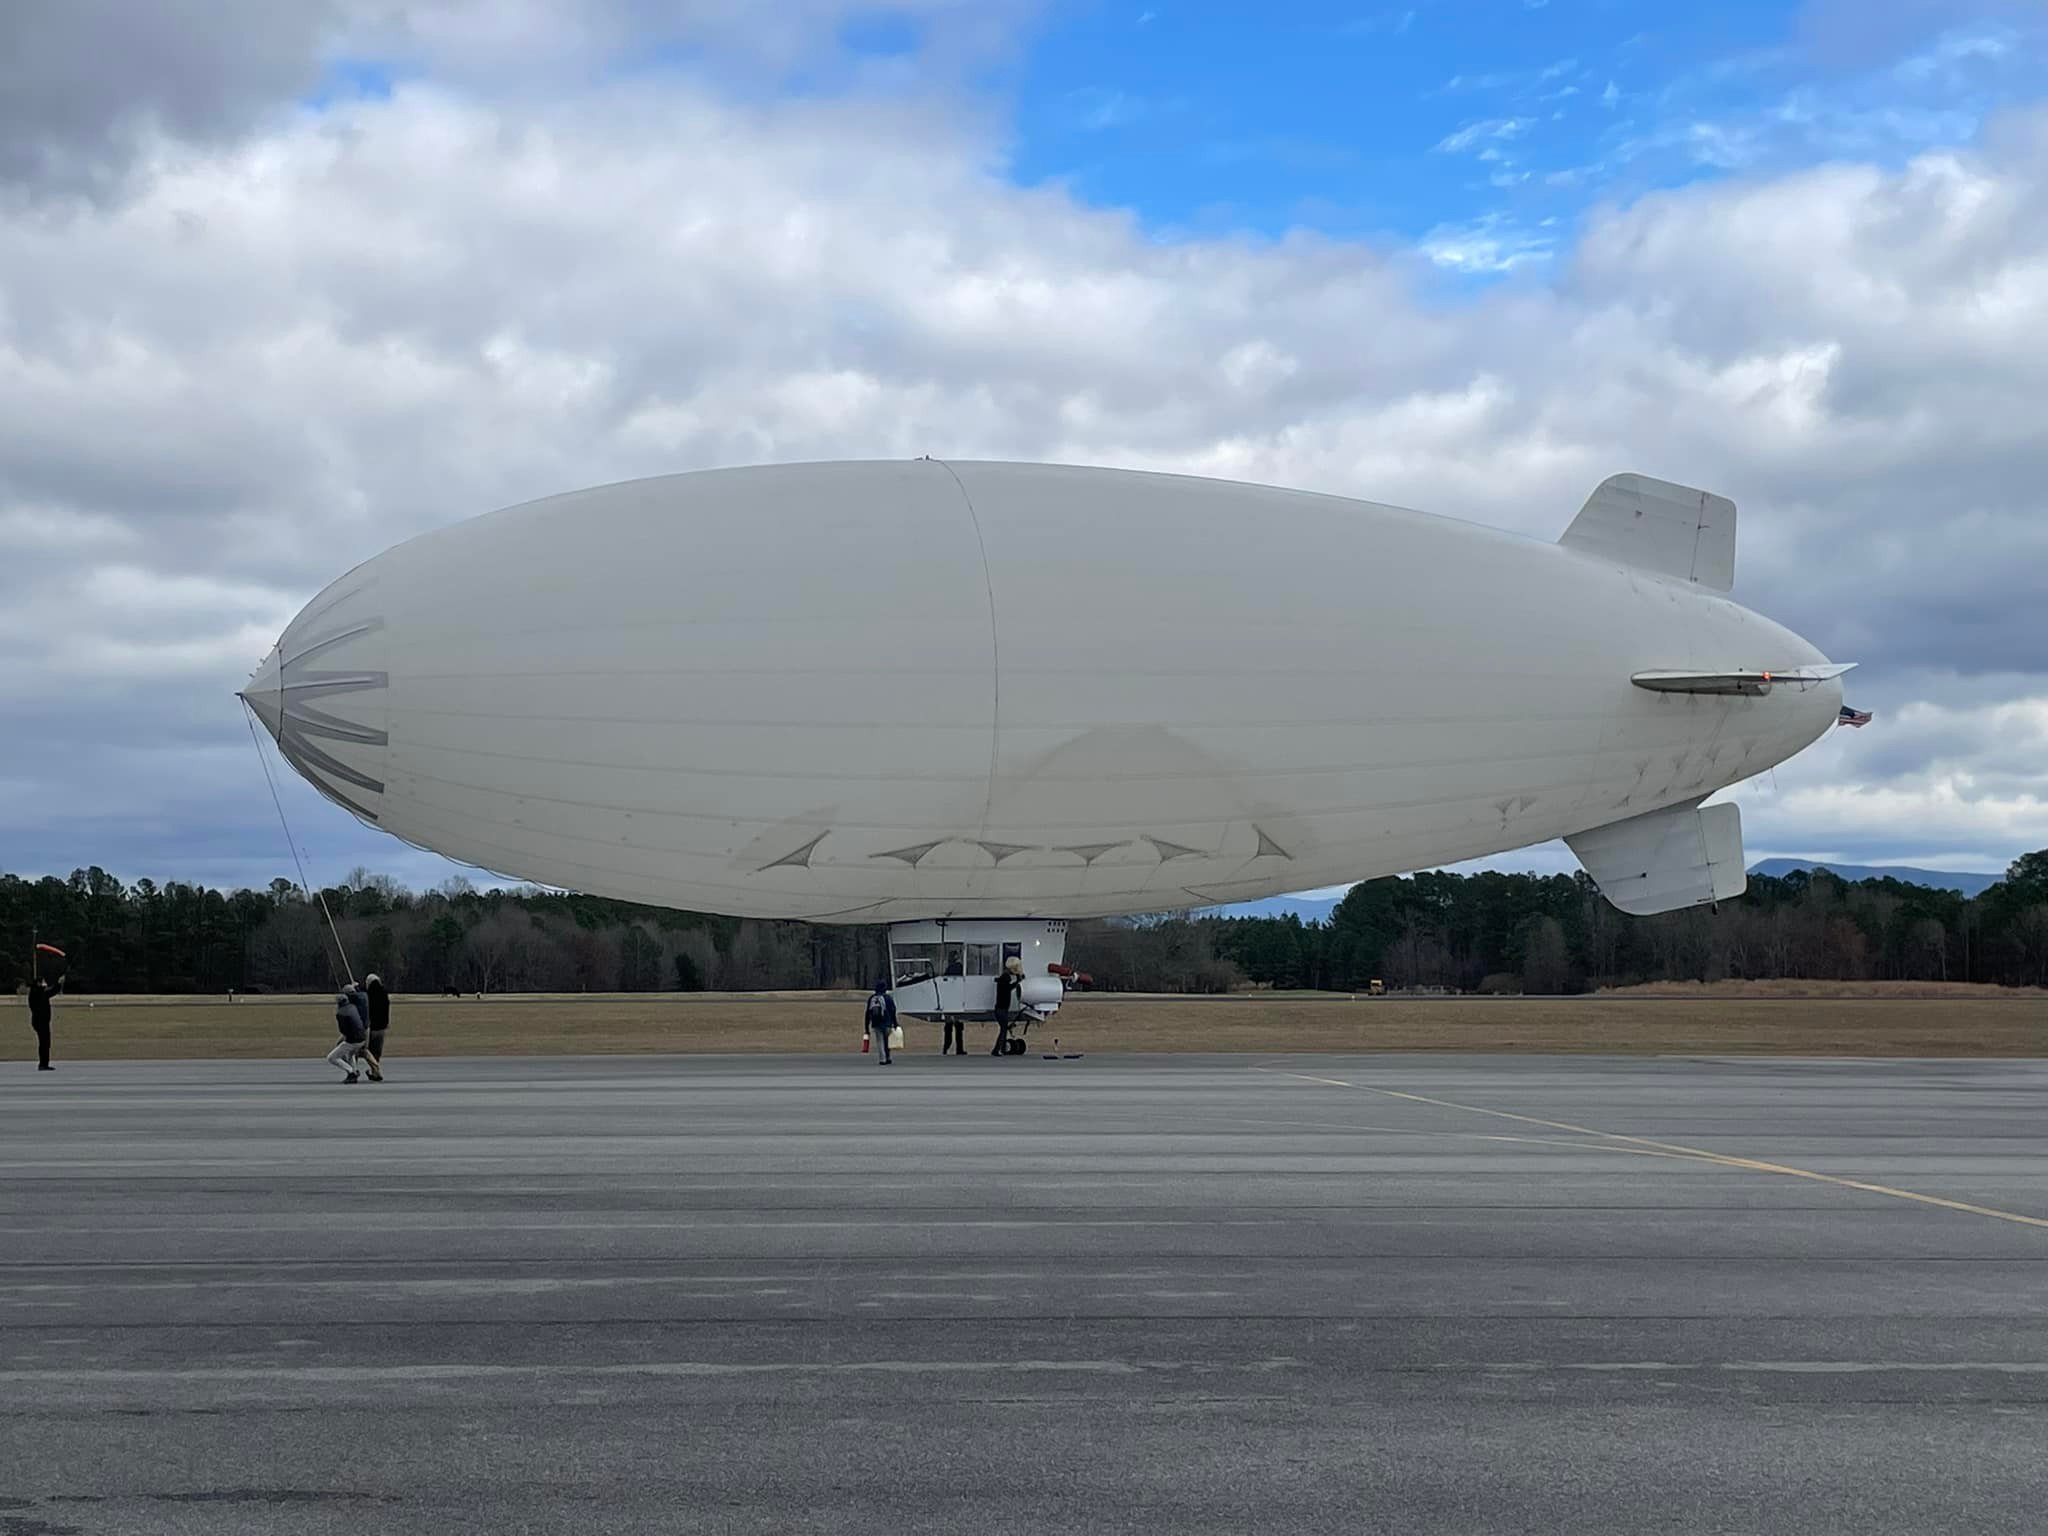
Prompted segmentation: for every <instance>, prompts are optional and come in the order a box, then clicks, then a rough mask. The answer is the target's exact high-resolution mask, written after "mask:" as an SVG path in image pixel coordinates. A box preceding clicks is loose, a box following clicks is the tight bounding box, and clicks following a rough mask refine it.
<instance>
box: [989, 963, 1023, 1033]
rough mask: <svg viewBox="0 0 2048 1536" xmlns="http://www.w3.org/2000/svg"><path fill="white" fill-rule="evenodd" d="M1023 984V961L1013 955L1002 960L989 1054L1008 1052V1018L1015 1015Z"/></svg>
mask: <svg viewBox="0 0 2048 1536" xmlns="http://www.w3.org/2000/svg"><path fill="white" fill-rule="evenodd" d="M1023 985H1024V962H1023V961H1022V960H1019V959H1018V958H1017V957H1016V956H1015V955H1012V956H1010V958H1009V959H1007V960H1005V961H1004V962H1003V969H1002V972H1001V973H1000V974H999V975H998V976H997V977H996V1048H995V1049H994V1050H992V1051H990V1052H989V1055H991V1056H1007V1055H1009V1054H1010V1020H1011V1019H1012V1018H1013V1017H1014V1016H1015V1015H1016V1011H1017V993H1018V991H1019V990H1020V989H1021V988H1022V987H1023Z"/></svg>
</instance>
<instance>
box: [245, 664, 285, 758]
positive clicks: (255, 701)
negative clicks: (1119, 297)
mask: <svg viewBox="0 0 2048 1536" xmlns="http://www.w3.org/2000/svg"><path fill="white" fill-rule="evenodd" d="M283 678H284V653H283V651H282V650H281V649H280V648H279V647H277V646H275V645H273V646H272V647H271V648H270V654H269V655H268V656H265V657H264V658H263V664H262V665H261V666H259V667H258V668H257V669H256V671H255V674H254V675H253V676H252V677H251V678H250V679H249V686H248V687H246V688H244V689H243V690H242V691H241V692H240V693H239V694H237V695H236V697H237V698H239V699H240V700H241V701H242V702H243V703H244V704H246V705H248V706H249V709H250V711H251V712H252V713H253V714H254V715H255V716H256V718H257V719H258V720H260V721H262V722H263V728H264V729H265V730H266V731H268V732H270V734H271V737H272V738H273V739H275V738H276V736H277V734H278V732H279V731H280V730H281V729H283V726H284V693H283V689H282V687H281V684H282V681H283Z"/></svg>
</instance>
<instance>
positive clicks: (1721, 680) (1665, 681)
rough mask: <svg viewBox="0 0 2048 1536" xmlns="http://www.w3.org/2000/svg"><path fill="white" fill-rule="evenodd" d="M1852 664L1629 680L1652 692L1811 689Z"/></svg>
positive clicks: (1661, 675)
mask: <svg viewBox="0 0 2048 1536" xmlns="http://www.w3.org/2000/svg"><path fill="white" fill-rule="evenodd" d="M1855 665H1856V663H1855V662H1853V661H1834V662H1829V663H1827V664H1826V665H1825V666H1818V667H1782V668H1775V669H1771V670H1768V671H1766V670H1744V671H1734V672H1638V673H1636V674H1635V675H1634V676H1632V677H1630V678H1629V681H1630V682H1632V683H1634V684H1635V685H1636V686H1637V687H1638V688H1647V689H1649V690H1650V692H1652V693H1746V694H1750V695H1752V696H1754V695H1761V694H1766V693H1769V692H1770V691H1771V690H1772V689H1773V688H1811V687H1812V686H1813V685H1814V684H1815V683H1825V682H1827V681H1828V680H1829V679H1831V678H1837V677H1840V676H1841V675H1842V674H1843V673H1844V672H1847V671H1848V670H1850V668H1852V667H1854V666H1855Z"/></svg>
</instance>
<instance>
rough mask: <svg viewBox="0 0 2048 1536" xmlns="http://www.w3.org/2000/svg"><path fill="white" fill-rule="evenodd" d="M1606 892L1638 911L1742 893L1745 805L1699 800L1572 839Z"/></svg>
mask: <svg viewBox="0 0 2048 1536" xmlns="http://www.w3.org/2000/svg"><path fill="white" fill-rule="evenodd" d="M1565 842H1566V843H1567V844H1568V845H1569V846H1570V848H1571V850H1572V852H1573V853H1574V854H1576V855H1577V856H1578V860H1579V862H1580V863H1581V864H1583V865H1585V866H1586V873H1587V874H1589V875H1591V876H1592V877H1593V880H1594V882H1595V883H1596V884H1597V885H1598V886H1599V887H1600V894H1601V895H1602V896H1605V897H1606V898H1607V899H1608V900H1609V901H1611V902H1613V903H1614V904H1615V905H1616V906H1617V907H1619V908H1621V910H1622V911H1624V912H1628V913H1631V914H1633V915H1635V916H1637V917H1647V916H1649V915H1651V914H1652V913H1656V912H1676V911H1678V910H1680V909H1681V908H1684V907H1703V906H1706V905H1707V904H1709V903H1710V902H1716V901H1726V900H1727V899H1728V898H1729V897H1731V896H1740V895H1741V894H1742V892H1743V890H1744V888H1745V887H1747V886H1748V884H1749V876H1748V875H1747V874H1746V873H1745V872H1744V870H1743V867H1742V812H1741V811H1739V810H1737V809H1736V808H1735V807H1734V806H1732V805H1709V806H1702V805H1701V804H1700V803H1699V802H1698V801H1697V800H1693V801H1689V802H1688V803H1686V804H1684V805H1669V806H1666V807H1665V808H1664V809H1663V810H1661V811H1651V812H1650V813H1649V814H1647V815H1644V816H1631V817H1629V819H1628V820H1626V821H1616V822H1610V823H1609V824H1608V825H1606V826H1604V827H1595V828H1593V829H1592V830H1591V831H1590V832H1577V833H1574V834H1573V835H1572V836H1570V837H1568V838H1566V839H1565Z"/></svg>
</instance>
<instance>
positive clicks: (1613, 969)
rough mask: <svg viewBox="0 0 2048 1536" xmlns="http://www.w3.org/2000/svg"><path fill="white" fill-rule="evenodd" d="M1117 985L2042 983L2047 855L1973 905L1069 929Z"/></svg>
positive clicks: (1897, 897) (1529, 912)
mask: <svg viewBox="0 0 2048 1536" xmlns="http://www.w3.org/2000/svg"><path fill="white" fill-rule="evenodd" d="M1068 957H1069V959H1078V963H1080V964H1081V965H1083V966H1084V967H1085V968H1089V969H1091V970H1092V971H1093V973H1094V974H1095V977H1096V980H1097V981H1098V982H1100V983H1106V984H1107V985H1110V986H1130V987H1134V988H1143V989H1145V990H1165V991H1189V992H1202V991H1221V990H1226V989H1228V988H1229V987H1232V986H1235V985H1239V984H1241V983H1244V982H1251V983H1256V984H1259V985H1262V986H1270V987H1276V988H1286V987H1310V988H1326V989H1327V988H1334V989H1337V990H1340V991H1348V990H1353V989H1356V988H1360V987H1363V986H1365V985H1366V984H1367V983H1368V982H1370V981H1372V980H1375V979H1378V980H1382V981H1384V982H1385V983H1386V985H1387V986H1389V987H1395V988H1408V987H1444V988H1447V989H1451V990H1456V991H1493V992H1524V993H1562V992H1583V991H1589V990H1592V989H1594V988H1598V987H1609V986H1627V985H1631V984H1634V983H1638V982H1646V981H1720V980H1723V979H1728V978H1739V979H1745V980H1754V979H1762V978H1776V977H1791V978H1798V979H1804V980H1828V981H1861V980H1892V981H1976V982H1995V983H2000V984H2003V985H2007V986H2048V849H2044V850H2042V851H2040V852H2037V853H2029V854H2026V855H2024V856H2022V857H2021V858H2019V859H2018V860H2016V861H2015V862H2014V863H2013V864H2012V866H2011V868H2010V869H2009V870H2008V871H2007V873H2006V876H2005V878H2004V880H2002V881H2000V882H1999V883H1997V884H1995V885H1993V886H1991V887H1989V888H1988V889H1986V890H1985V891H1984V892H1983V893H1982V894H1981V895H1979V896H1977V897H1974V898H1969V897H1965V896H1963V895H1962V893H1961V892H1958V891H1951V890H1945V889H1938V888H1935V887H1931V886H1924V885H1913V884H1909V883H1907V882H1905V881H1901V880H1896V879H1890V878H1886V879H1878V880H1862V881H1857V882H1855V883H1851V882H1848V881H1845V880H1842V879H1840V878H1839V877H1837V876H1835V875H1833V874H1830V873H1828V872H1826V871H1816V872H1813V873H1807V872H1805V871H1800V872H1795V873H1792V874H1788V875H1783V876H1770V875H1751V876H1750V877H1749V886H1748V889H1747V890H1745V891H1744V892H1743V894H1742V895H1741V896H1739V897H1737V898H1735V899H1734V900H1732V901H1726V902H1723V903H1721V904H1720V906H1719V907H1718V909H1708V908H1704V907H1695V908H1692V909H1691V910H1688V911H1684V912H1669V913H1665V914H1663V915H1661V916H1658V917H1647V918H1638V917H1628V916H1626V915H1624V914H1622V913H1620V912H1617V911H1616V910H1615V909H1614V908H1613V907H1612V906H1610V905H1609V904H1608V903H1607V902H1606V901H1605V900H1604V899H1602V897H1601V896H1600V894H1599V890H1598V888H1597V887H1596V886H1595V885H1594V884H1593V881H1592V879H1591V878H1590V877H1589V876H1587V875H1586V874H1584V873H1583V872H1580V873H1576V874H1570V875H1549V876H1543V875H1521V874H1492V873H1485V874H1475V875H1457V874H1446V873H1441V872H1430V873H1424V874H1418V875H1408V876H1403V877H1400V878H1398V879H1384V880H1368V881H1365V882H1364V883H1362V884H1360V885H1356V886H1353V887H1352V888H1351V890H1350V892H1349V893H1348V894H1347V895H1346V896H1345V898H1344V900H1343V901H1341V902H1340V903H1338V905H1337V907H1336V909H1335V910H1334V911H1333V912H1332V913H1331V914H1330V919H1329V921H1328V922H1323V923H1305V922H1302V921H1301V920H1300V919H1299V918H1296V917H1291V916H1290V917H1269V918H1237V919H1215V918H1192V919H1184V920H1169V921H1166V922H1162V923H1153V924H1138V925H1135V926H1133V927H1132V928H1129V929H1126V930H1124V931H1121V932H1115V931H1111V932H1103V933H1095V932H1090V933H1088V934H1086V935H1083V936H1081V940H1080V942H1079V943H1078V944H1077V942H1076V936H1075V935H1073V934H1071V933H1070V936H1069V940H1068Z"/></svg>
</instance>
